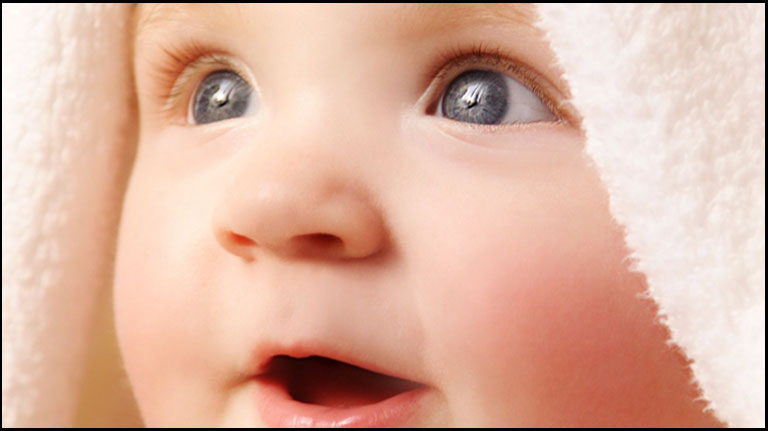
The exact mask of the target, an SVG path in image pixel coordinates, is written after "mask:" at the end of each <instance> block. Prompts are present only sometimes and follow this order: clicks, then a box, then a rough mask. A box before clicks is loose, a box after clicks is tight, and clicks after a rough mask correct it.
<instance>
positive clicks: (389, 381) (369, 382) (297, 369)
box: [285, 356, 420, 408]
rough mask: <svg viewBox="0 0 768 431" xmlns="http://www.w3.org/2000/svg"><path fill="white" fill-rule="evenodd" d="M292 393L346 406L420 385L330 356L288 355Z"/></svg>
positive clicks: (298, 397)
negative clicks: (299, 357)
mask: <svg viewBox="0 0 768 431" xmlns="http://www.w3.org/2000/svg"><path fill="white" fill-rule="evenodd" d="M285 360H286V361H288V362H289V363H288V365H287V367H288V373H287V383H288V386H287V388H288V392H289V394H290V395H291V396H292V397H293V398H294V399H295V400H297V401H301V402H304V403H309V404H319V405H323V406H328V407H336V408H346V407H355V406H361V405H367V404H373V403H376V402H379V401H381V400H384V399H386V398H389V397H392V396H394V395H397V394H399V393H401V392H405V391H408V390H411V389H414V388H416V387H418V386H420V385H419V384H417V383H414V382H411V381H407V380H402V379H398V378H395V377H390V376H385V375H382V374H378V373H374V372H372V371H369V370H365V369H362V368H358V367H355V366H352V365H349V364H346V363H343V362H339V361H334V360H332V359H328V358H321V357H317V356H312V357H309V358H305V359H293V358H290V359H288V358H286V359H285Z"/></svg>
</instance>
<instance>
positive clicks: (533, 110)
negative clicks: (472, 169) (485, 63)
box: [437, 69, 558, 124]
mask: <svg viewBox="0 0 768 431" xmlns="http://www.w3.org/2000/svg"><path fill="white" fill-rule="evenodd" d="M437 115H439V116H445V117H447V118H450V119H451V120H456V121H463V122H466V123H478V124H514V123H532V122H538V121H556V120H557V119H558V118H557V116H555V115H554V114H553V113H552V112H551V111H550V110H549V108H547V106H546V105H545V104H544V103H543V102H542V101H541V99H540V98H539V96H537V95H536V94H535V93H534V92H533V91H531V90H529V89H528V88H527V87H525V86H524V85H523V84H521V83H520V82H518V81H517V80H515V79H513V78H511V77H509V76H507V75H506V74H503V73H500V72H496V71H493V70H479V69H473V70H468V71H466V72H464V73H462V74H460V75H459V76H457V77H456V78H455V79H454V80H453V81H451V83H450V84H449V85H448V87H447V88H446V90H445V91H444V92H443V95H442V97H441V99H440V102H439V103H438V105H437Z"/></svg>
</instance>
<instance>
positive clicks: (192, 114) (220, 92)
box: [189, 70, 255, 124]
mask: <svg viewBox="0 0 768 431" xmlns="http://www.w3.org/2000/svg"><path fill="white" fill-rule="evenodd" d="M252 99H253V87H251V85H250V84H248V82H247V81H246V80H245V79H243V78H242V77H241V76H240V75H238V74H237V73H235V72H233V71H231V70H218V71H215V72H213V73H210V74H208V75H207V76H206V77H205V78H203V80H202V81H200V84H199V85H198V87H197V89H196V90H195V95H194V96H193V97H192V100H191V101H190V106H189V121H190V123H193V124H206V123H213V122H215V121H222V120H228V119H230V118H237V117H241V116H243V115H245V114H246V113H247V112H248V111H249V110H250V109H251V108H252V105H255V103H254V101H253V100H252Z"/></svg>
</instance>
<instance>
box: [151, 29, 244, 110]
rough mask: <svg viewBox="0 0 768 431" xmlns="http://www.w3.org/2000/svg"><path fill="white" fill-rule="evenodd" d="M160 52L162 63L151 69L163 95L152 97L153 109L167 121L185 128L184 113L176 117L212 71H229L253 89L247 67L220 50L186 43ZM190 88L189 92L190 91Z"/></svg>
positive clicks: (160, 93)
mask: <svg viewBox="0 0 768 431" xmlns="http://www.w3.org/2000/svg"><path fill="white" fill-rule="evenodd" d="M163 51H164V58H163V61H162V62H161V63H160V64H157V65H155V66H156V67H154V68H153V69H154V72H156V73H157V74H158V75H159V76H158V77H157V78H158V79H157V82H158V85H160V86H161V87H162V88H163V91H161V92H159V93H156V94H155V96H156V97H157V96H158V95H159V100H158V101H157V105H156V106H161V109H160V112H161V114H162V115H163V117H165V118H166V119H167V120H169V121H174V122H179V123H181V124H184V125H189V124H188V122H187V109H185V110H184V112H183V115H177V114H180V109H181V107H182V106H186V105H188V104H189V100H190V99H191V98H192V97H193V93H194V89H196V87H197V84H199V83H200V81H202V80H203V78H205V76H207V75H208V74H210V73H213V72H215V71H218V70H232V71H233V72H235V73H237V74H238V75H240V76H241V77H242V78H243V79H245V80H246V81H247V82H248V83H249V84H250V85H251V86H252V87H253V88H254V89H255V88H256V86H255V84H254V82H255V80H254V79H253V75H252V74H251V73H250V71H249V69H248V67H247V66H246V65H245V64H244V63H243V62H242V61H240V60H238V59H237V58H236V57H235V56H233V55H231V54H228V53H226V52H223V51H222V50H219V49H215V48H212V47H207V46H204V45H200V44H196V43H190V44H185V45H181V46H173V47H170V48H168V47H166V48H163ZM193 84H194V87H193ZM190 87H193V89H192V90H190V89H189V88H190ZM177 117H178V118H177Z"/></svg>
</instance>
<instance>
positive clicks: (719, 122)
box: [2, 4, 765, 427]
mask: <svg viewBox="0 0 768 431" xmlns="http://www.w3.org/2000/svg"><path fill="white" fill-rule="evenodd" d="M131 7H132V6H131V5H20V4H16V5H6V4H3V6H2V11H3V14H2V15H3V30H2V31H3V54H2V55H3V59H2V60H3V84H2V104H3V120H2V121H3V143H2V163H3V181H2V184H3V197H2V199H3V222H2V223H3V227H2V229H3V230H2V247H3V261H2V269H3V286H2V293H3V297H2V301H3V310H2V322H3V328H2V331H3V332H2V346H3V354H2V367H3V373H2V397H3V399H2V423H3V426H4V427H6V426H16V427H20V426H32V427H47V426H59V427H67V426H73V425H86V426H98V425H101V426H132V425H133V426H135V425H137V418H136V416H135V413H136V412H135V411H132V410H131V409H130V406H129V407H126V406H128V405H130V404H131V403H132V400H131V397H130V390H129V387H128V386H127V384H126V382H124V380H122V379H124V376H122V375H121V374H119V373H117V372H114V373H113V372H112V371H110V370H120V366H119V365H115V364H119V357H117V355H116V354H115V350H116V349H115V348H114V328H113V322H112V320H111V315H110V314H108V313H107V312H106V311H105V310H109V309H110V307H111V300H110V296H109V295H110V293H111V275H112V273H111V269H112V268H111V267H112V262H113V253H114V245H115V244H114V241H115V238H116V235H117V223H118V220H119V213H120V206H121V202H122V198H123V193H124V189H125V184H126V180H127V176H128V174H129V171H130V166H131V164H132V160H133V151H134V147H133V145H134V143H135V136H134V134H135V130H134V129H133V128H132V125H133V124H135V123H134V121H135V113H134V112H133V111H132V107H133V106H134V104H133V100H132V97H133V96H132V88H131V82H132V81H131V76H130V63H129V44H128V42H129V37H128V30H129V25H128V24H129V17H130V12H131ZM537 9H538V11H539V14H540V18H541V20H540V22H538V25H539V26H540V27H541V28H542V29H543V30H545V31H546V33H547V35H548V37H549V39H550V41H551V43H552V47H553V49H554V51H555V54H556V56H557V57H558V59H559V61H560V63H561V66H562V67H563V69H564V70H565V78H566V80H567V81H568V83H569V85H570V87H571V90H572V93H573V98H572V100H571V101H570V102H571V103H572V104H573V105H574V106H575V107H576V108H577V109H578V111H579V112H580V113H581V114H582V116H583V117H584V122H583V128H584V130H585V133H586V135H587V145H586V151H587V154H588V155H589V156H590V157H591V158H592V160H593V161H594V163H595V165H596V167H597V168H598V171H599V172H600V175H601V178H602V180H603V182H604V184H605V186H606V188H607V190H608V191H609V193H610V196H611V211H612V213H613V215H614V216H615V218H616V219H617V220H618V222H619V223H621V224H622V225H623V226H624V227H625V230H626V241H627V244H628V246H629V248H630V249H631V250H632V255H631V258H632V260H633V265H634V268H635V269H636V270H638V271H641V272H643V273H644V274H645V275H646V277H647V280H648V284H649V287H650V291H649V294H650V296H651V297H652V298H653V299H654V300H655V301H656V302H657V303H658V305H659V310H660V311H659V319H660V320H661V321H662V322H663V323H664V324H666V325H667V326H668V327H669V328H670V332H671V337H672V339H671V342H673V343H675V344H677V345H679V346H680V347H681V349H682V350H683V351H684V352H685V353H686V354H687V355H688V356H689V358H690V359H691V360H692V365H691V366H692V369H693V372H694V379H695V382H696V383H697V384H698V385H699V386H700V388H701V390H702V397H703V398H705V399H706V400H708V402H709V403H710V406H711V408H713V409H714V411H715V414H716V415H717V416H718V417H719V418H720V419H721V420H723V421H725V422H727V423H728V424H729V425H731V426H755V427H764V426H765V383H764V382H765V263H764V262H765V120H764V118H765V5H763V4H760V5H648V4H636V5H612V4H593V5H555V4H541V5H537ZM110 346H111V347H110ZM110 367H113V368H110ZM95 382H96V383H95ZM97 383H100V384H97ZM99 415H101V416H99Z"/></svg>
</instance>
